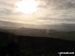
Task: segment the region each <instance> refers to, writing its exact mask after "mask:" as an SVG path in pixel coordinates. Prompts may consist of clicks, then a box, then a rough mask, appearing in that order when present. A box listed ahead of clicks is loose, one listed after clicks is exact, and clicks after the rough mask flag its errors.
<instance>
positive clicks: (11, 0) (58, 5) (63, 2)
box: [0, 0, 75, 24]
mask: <svg viewBox="0 0 75 56" xmlns="http://www.w3.org/2000/svg"><path fill="white" fill-rule="evenodd" d="M20 1H21V0H0V20H11V21H21V22H26V21H24V20H29V22H30V21H31V22H32V23H34V24H35V23H36V24H37V23H38V22H40V24H41V22H42V23H48V24H51V23H59V22H62V23H74V22H75V0H35V1H38V2H39V6H38V8H39V12H37V13H35V14H33V15H26V14H23V13H20V12H15V11H16V7H17V6H16V3H17V2H20ZM27 22H28V21H27ZM30 24H31V23H30Z"/></svg>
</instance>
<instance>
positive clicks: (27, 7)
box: [16, 0, 38, 14]
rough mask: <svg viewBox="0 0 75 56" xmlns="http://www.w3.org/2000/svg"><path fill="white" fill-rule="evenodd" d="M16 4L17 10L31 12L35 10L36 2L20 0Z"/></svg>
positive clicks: (33, 0)
mask: <svg viewBox="0 0 75 56" xmlns="http://www.w3.org/2000/svg"><path fill="white" fill-rule="evenodd" d="M16 5H17V9H16V10H17V11H19V12H22V13H25V14H32V13H34V12H36V11H37V6H38V3H37V2H36V1H35V0H22V1H20V2H19V3H17V4H16Z"/></svg>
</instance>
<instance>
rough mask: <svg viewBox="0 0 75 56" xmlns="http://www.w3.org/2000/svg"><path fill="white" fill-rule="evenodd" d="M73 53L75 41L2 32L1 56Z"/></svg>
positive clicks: (39, 55)
mask: <svg viewBox="0 0 75 56" xmlns="http://www.w3.org/2000/svg"><path fill="white" fill-rule="evenodd" d="M71 51H72V52H73V51H75V41H68V40H61V39H56V38H47V37H29V36H17V35H14V34H11V33H7V32H0V56H57V55H58V54H57V53H58V52H71Z"/></svg>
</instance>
